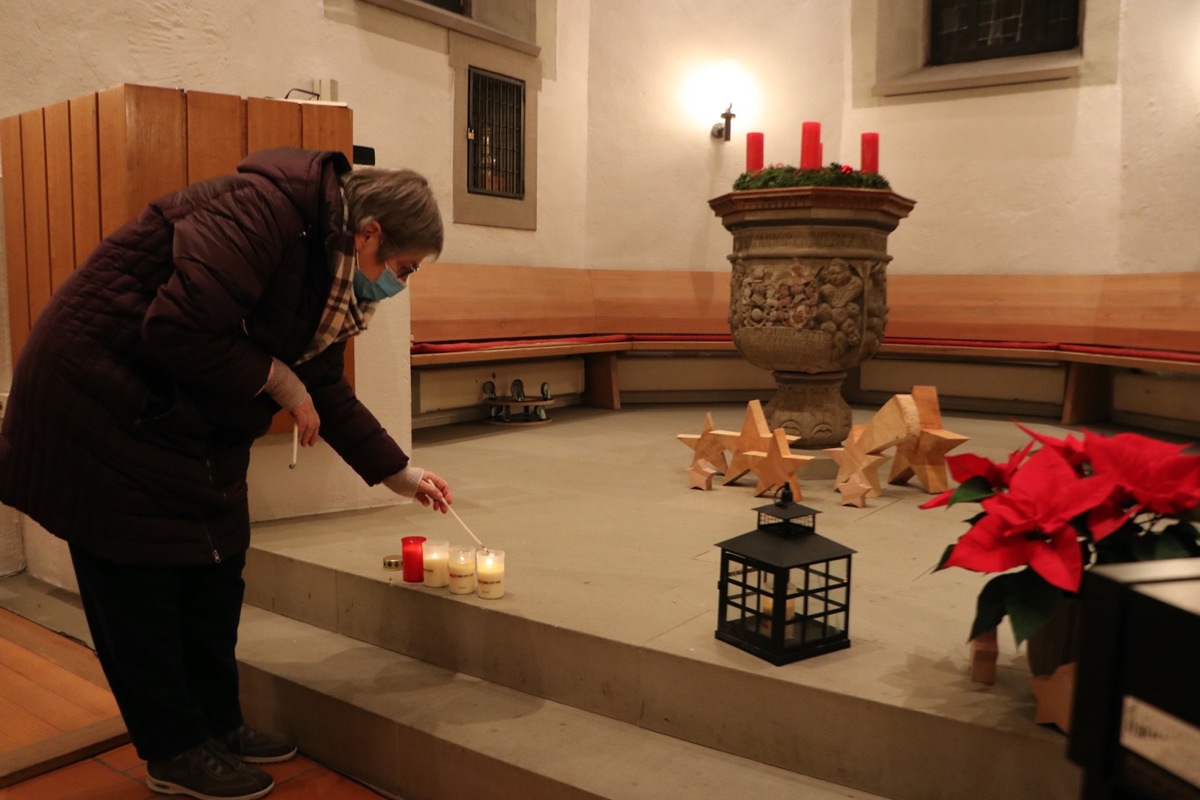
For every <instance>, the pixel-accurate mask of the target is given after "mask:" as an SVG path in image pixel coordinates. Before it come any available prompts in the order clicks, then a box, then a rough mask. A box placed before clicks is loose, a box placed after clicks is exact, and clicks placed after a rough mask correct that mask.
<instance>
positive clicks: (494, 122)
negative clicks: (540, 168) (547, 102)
mask: <svg viewBox="0 0 1200 800" xmlns="http://www.w3.org/2000/svg"><path fill="white" fill-rule="evenodd" d="M468 83H469V86H468V96H467V191H468V192H472V193H475V194H487V195H492V196H495V197H511V198H515V199H518V200H520V199H524V197H525V82H524V81H522V80H518V79H516V78H510V77H507V76H505V75H498V74H496V73H494V72H488V71H487V70H482V69H478V68H476V67H470V68H469V70H468Z"/></svg>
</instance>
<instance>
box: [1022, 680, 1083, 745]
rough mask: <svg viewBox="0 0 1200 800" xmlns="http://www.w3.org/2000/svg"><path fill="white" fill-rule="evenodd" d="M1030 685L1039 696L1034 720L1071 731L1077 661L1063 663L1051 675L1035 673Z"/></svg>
mask: <svg viewBox="0 0 1200 800" xmlns="http://www.w3.org/2000/svg"><path fill="white" fill-rule="evenodd" d="M1029 686H1030V688H1031V689H1033V695H1034V697H1035V698H1037V709H1036V710H1035V712H1034V717H1033V721H1034V722H1036V723H1037V724H1039V725H1045V724H1047V723H1049V724H1051V725H1054V726H1056V727H1057V728H1058V729H1059V730H1060V731H1062V732H1063V733H1070V732H1071V705H1072V704H1071V700H1072V699H1073V697H1074V694H1075V663H1074V662H1072V663H1070V664H1063V665H1062V666H1061V667H1059V668H1058V669H1056V670H1054V672H1053V673H1052V674H1050V675H1034V676H1033V677H1031V678H1030V679H1029Z"/></svg>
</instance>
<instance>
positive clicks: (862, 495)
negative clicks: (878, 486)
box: [837, 478, 871, 508]
mask: <svg viewBox="0 0 1200 800" xmlns="http://www.w3.org/2000/svg"><path fill="white" fill-rule="evenodd" d="M837 490H838V493H839V494H841V496H842V505H844V506H857V507H858V508H865V507H866V505H867V492H869V491H870V490H871V487H870V486H868V485H867V484H865V483H863V482H862V481H860V480H856V479H855V478H850V480H848V481H846V482H845V483H839V484H838V485H837Z"/></svg>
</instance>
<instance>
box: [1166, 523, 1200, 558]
mask: <svg viewBox="0 0 1200 800" xmlns="http://www.w3.org/2000/svg"><path fill="white" fill-rule="evenodd" d="M1163 535H1164V536H1171V537H1174V538H1175V539H1178V540H1179V543H1180V545H1181V546H1183V547H1184V549H1186V550H1187V551H1188V555H1189V556H1200V531H1198V530H1196V526H1195V525H1193V524H1192V523H1190V522H1185V521H1183V520H1179V521H1178V522H1176V523H1175V524H1174V525H1171V526H1170V527H1168V528H1166V529H1165V530H1164V531H1163Z"/></svg>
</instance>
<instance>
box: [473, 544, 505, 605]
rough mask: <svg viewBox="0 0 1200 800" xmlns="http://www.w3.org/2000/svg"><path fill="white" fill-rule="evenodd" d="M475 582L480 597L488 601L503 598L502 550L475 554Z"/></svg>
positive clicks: (482, 551)
mask: <svg viewBox="0 0 1200 800" xmlns="http://www.w3.org/2000/svg"><path fill="white" fill-rule="evenodd" d="M475 582H476V584H477V585H478V589H477V591H478V592H479V596H480V597H483V598H486V599H488V600H495V599H497V598H500V597H504V551H503V550H480V551H479V552H478V553H477V554H476V556H475Z"/></svg>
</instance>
